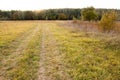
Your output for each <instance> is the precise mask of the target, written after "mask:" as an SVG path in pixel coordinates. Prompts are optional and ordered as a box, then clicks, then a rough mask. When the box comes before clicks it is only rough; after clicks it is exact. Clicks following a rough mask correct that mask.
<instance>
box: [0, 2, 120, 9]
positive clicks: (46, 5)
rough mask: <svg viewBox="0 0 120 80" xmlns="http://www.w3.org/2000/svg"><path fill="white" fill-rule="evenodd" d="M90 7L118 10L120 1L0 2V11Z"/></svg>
mask: <svg viewBox="0 0 120 80" xmlns="http://www.w3.org/2000/svg"><path fill="white" fill-rule="evenodd" d="M90 6H93V7H95V8H107V9H109V8H112V9H120V0H0V10H42V9H58V8H84V7H90Z"/></svg>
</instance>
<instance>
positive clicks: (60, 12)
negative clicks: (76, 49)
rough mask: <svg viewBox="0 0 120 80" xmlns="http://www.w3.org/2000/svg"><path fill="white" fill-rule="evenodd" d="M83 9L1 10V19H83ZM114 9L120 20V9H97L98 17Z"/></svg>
mask: <svg viewBox="0 0 120 80" xmlns="http://www.w3.org/2000/svg"><path fill="white" fill-rule="evenodd" d="M82 10H83V9H70V8H65V9H46V10H38V11H20V10H11V11H4V10H0V20H74V19H77V20H81V18H82V17H81V11H82ZM111 10H114V11H116V12H117V13H118V18H117V20H120V10H119V9H95V11H96V13H97V19H96V20H100V19H101V17H102V15H103V13H104V12H108V11H111Z"/></svg>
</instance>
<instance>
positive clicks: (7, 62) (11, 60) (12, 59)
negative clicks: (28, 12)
mask: <svg viewBox="0 0 120 80" xmlns="http://www.w3.org/2000/svg"><path fill="white" fill-rule="evenodd" d="M38 30H39V27H36V28H34V29H33V30H32V31H31V33H29V35H26V37H24V38H25V39H23V40H22V41H21V42H20V45H19V46H18V47H17V49H16V50H15V51H14V52H13V53H11V55H9V56H7V57H6V58H5V59H4V60H3V61H2V64H3V67H2V68H1V69H0V72H1V73H0V76H5V75H6V70H9V69H11V68H13V67H14V66H15V65H16V64H17V61H18V58H20V57H22V53H23V52H24V50H25V49H26V47H27V45H28V43H29V41H30V40H31V38H32V37H33V36H34V35H35V33H36V32H37V31H38Z"/></svg>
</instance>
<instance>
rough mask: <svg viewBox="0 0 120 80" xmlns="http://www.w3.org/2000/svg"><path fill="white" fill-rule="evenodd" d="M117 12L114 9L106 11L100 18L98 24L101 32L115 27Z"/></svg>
mask: <svg viewBox="0 0 120 80" xmlns="http://www.w3.org/2000/svg"><path fill="white" fill-rule="evenodd" d="M116 18H117V13H116V12H115V11H110V12H106V13H104V14H103V16H102V18H101V20H100V26H101V29H102V31H103V32H110V31H111V30H113V29H114V27H115V21H116Z"/></svg>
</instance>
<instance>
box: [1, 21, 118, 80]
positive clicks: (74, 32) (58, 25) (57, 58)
mask: <svg viewBox="0 0 120 80" xmlns="http://www.w3.org/2000/svg"><path fill="white" fill-rule="evenodd" d="M119 25H120V22H117V24H116V26H117V27H116V28H115V30H114V31H112V32H110V33H103V32H101V30H100V27H99V25H98V24H97V23H96V22H75V21H1V22H0V80H120V27H119Z"/></svg>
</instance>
